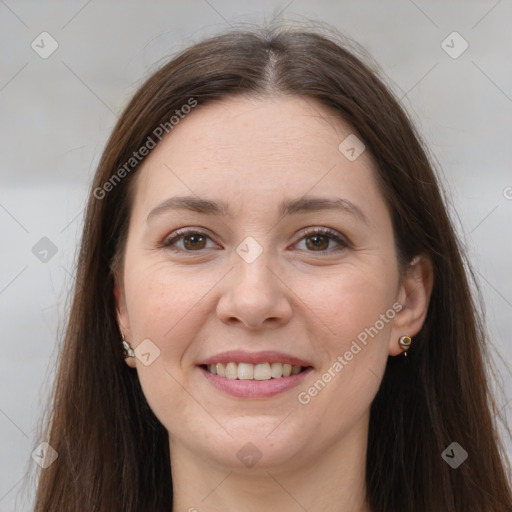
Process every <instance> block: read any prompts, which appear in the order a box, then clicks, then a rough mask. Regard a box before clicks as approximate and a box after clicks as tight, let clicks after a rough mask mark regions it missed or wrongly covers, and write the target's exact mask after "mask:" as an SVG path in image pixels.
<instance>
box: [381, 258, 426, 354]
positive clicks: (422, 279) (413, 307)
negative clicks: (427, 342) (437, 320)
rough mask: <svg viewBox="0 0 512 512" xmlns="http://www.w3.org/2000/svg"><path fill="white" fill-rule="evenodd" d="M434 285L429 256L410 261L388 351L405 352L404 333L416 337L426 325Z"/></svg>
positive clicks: (401, 290)
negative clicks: (402, 340) (401, 342)
mask: <svg viewBox="0 0 512 512" xmlns="http://www.w3.org/2000/svg"><path fill="white" fill-rule="evenodd" d="M433 284H434V271H433V265H432V261H431V259H430V257H429V256H427V255H423V254H422V255H418V256H416V257H415V258H413V259H412V260H411V262H410V263H409V265H408V268H407V269H406V270H405V272H404V277H403V280H402V284H401V286H400V292H399V296H398V301H399V302H400V304H401V305H402V309H401V310H400V311H399V312H398V313H397V315H396V317H395V319H394V321H393V328H392V330H391V338H390V340H389V354H390V355H392V356H395V355H398V354H401V353H403V351H404V348H403V346H401V345H400V339H401V338H402V337H403V336H410V337H413V336H415V335H416V334H418V333H419V332H420V330H421V328H422V327H423V324H424V322H425V319H426V317H427V312H428V308H429V304H430V297H431V295H432V288H433ZM413 345H414V341H413Z"/></svg>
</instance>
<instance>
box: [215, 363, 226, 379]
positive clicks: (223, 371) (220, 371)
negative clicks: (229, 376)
mask: <svg viewBox="0 0 512 512" xmlns="http://www.w3.org/2000/svg"><path fill="white" fill-rule="evenodd" d="M215 367H216V368H215V369H216V370H217V375H220V376H221V377H225V376H226V367H225V366H224V365H223V364H222V363H217V364H216V365H215Z"/></svg>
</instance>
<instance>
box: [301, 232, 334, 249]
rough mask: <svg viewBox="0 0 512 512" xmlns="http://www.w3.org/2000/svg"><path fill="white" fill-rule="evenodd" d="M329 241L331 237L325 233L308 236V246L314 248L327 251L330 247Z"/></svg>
mask: <svg viewBox="0 0 512 512" xmlns="http://www.w3.org/2000/svg"><path fill="white" fill-rule="evenodd" d="M310 241H311V243H309V242H310ZM329 242H330V238H328V237H327V236H325V235H311V236H308V237H307V238H306V246H307V247H308V249H313V250H317V249H318V250H320V251H325V250H326V249H327V248H328V247H329Z"/></svg>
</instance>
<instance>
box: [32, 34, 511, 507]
mask: <svg viewBox="0 0 512 512" xmlns="http://www.w3.org/2000/svg"><path fill="white" fill-rule="evenodd" d="M484 355H485V336H484V332H483V329H482V327H481V324H480V321H479V317H478V315H477V312H476V309H475V306H474V304H473V301H472V298H471V295H470V289H469V285H468V278H467V277H466V274H465V270H464V263H463V259H462V256H461V251H460V249H459V246H458V243H457V240H456V237H455V235H454V230H453V228H452V226H451V223H450V220H449V218H448V216H447V213H446V208H445V206H444V202H443V199H442V195H441V193H440V189H439V185H438V183H437V180H436V177H435V175H434V172H433V170H432V166H431V164H430V162H429V160H428V158H427V155H426V152H425V150H424V149H423V148H422V145H421V142H420V139H419V136H418V135H417V134H416V132H415V129H414V127H413V126H412V124H411V122H410V121H409V120H408V118H407V116H406V115H405V113H404V112H403V111H402V109H401V108H400V106H399V104H398V102H397V101H396V99H394V98H393V96H392V95H391V94H390V92H388V90H387V88H386V87H385V86H384V85H383V83H382V81H381V80H380V79H379V78H378V76H377V73H376V72H375V71H373V70H371V69H370V68H369V67H368V65H365V64H364V63H363V62H362V61H361V60H360V59H359V58H357V57H356V56H355V53H354V52H351V51H349V50H347V49H346V48H345V45H344V44H341V43H339V42H337V41H336V40H335V39H334V38H331V37H327V36H323V35H321V34H320V33H314V32H308V31H298V30H274V31H266V32H263V31H262V32H261V33H256V32H253V33H252V32H241V31H240V32H239V31H232V32H230V33H227V34H224V35H221V36H217V37H214V38H211V39H208V40H205V41H203V42H201V43H199V44H196V45H194V46H192V47H191V48H189V49H187V50H186V51H184V52H183V53H181V54H180V55H179V56H177V57H176V58H175V59H173V60H172V61H171V62H169V63H168V64H166V65H165V66H164V67H163V68H162V69H160V70H159V71H157V72H156V73H155V74H153V75H152V76H151V77H150V78H149V79H148V80H147V81H146V82H145V83H144V84H143V85H142V87H141V88H140V89H139V90H138V91H137V93H136V94H135V96H134V98H133V99H132V100H131V102H130V103H129V105H128V106H127V107H126V109H125V111H124V113H123V114H122V116H121V118H120V119H119V121H118V123H117V125H116V127H115V128H114V131H113V133H112V135H111V137H110V139H109V141H108V143H107V146H106V149H105V151H104V153H103V156H102V159H101V162H100V164H99V167H98V170H97V173H96V175H95V178H94V183H93V186H92V189H91V195H90V200H89V204H88V209H87V215H86V219H85V227H84V233H83V239H82V245H81V252H80V257H79V261H78V268H77V286H76V289H75V293H74V298H73V303H72V308H71V312H70V317H69V323H68V328H67V333H66V338H65V343H64V347H63V350H62V355H61V361H60V370H59V373H58V379H57V383H56V391H55V400H54V405H53V410H52V413H51V424H50V426H49V429H48V432H47V436H46V439H47V440H48V442H49V444H50V446H51V447H52V448H53V449H54V450H55V451H56V453H57V454H58V457H57V459H56V460H55V461H54V462H53V463H52V464H51V465H49V467H47V468H46V469H44V470H43V471H42V473H41V477H40V483H39V488H38V494H37V500H36V502H37V504H36V511H47V510H75V511H81V510H83V511H86V510H87V511H90V510H97V511H114V510H123V511H126V510H130V511H132V510H133V511H153V510H154V511H156V510H162V511H164V510H165V511H170V510H172V511H173V512H177V511H178V510H189V511H193V510H198V511H203V510H204V511H213V510H215V511H217V510H223V511H230V510H247V511H258V510H268V511H274V510H275V511H280V512H281V511H295V510H309V511H316V510H323V511H326V510H329V511H360V512H369V511H371V512H380V511H386V512H388V511H393V512H404V511H411V512H432V511H441V510H442V511H443V512H449V511H451V512H462V511H464V512H466V511H470V512H473V511H474V512H477V511H478V512H484V511H485V512H491V511H492V512H498V511H499V512H505V511H510V510H512V493H511V489H510V482H508V481H507V476H506V468H507V466H506V464H507V463H508V461H507V460H506V457H505V454H504V453H503V449H502V446H501V445H500V443H499V441H498V437H497V434H496V432H497V430H496V425H495V422H494V416H495V415H496V409H497V408H496V407H495V404H494V402H493V399H492V396H491V395H490V392H489V384H488V382H487V377H486V368H485V365H484Z"/></svg>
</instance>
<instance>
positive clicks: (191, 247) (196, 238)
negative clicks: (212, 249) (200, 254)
mask: <svg viewBox="0 0 512 512" xmlns="http://www.w3.org/2000/svg"><path fill="white" fill-rule="evenodd" d="M207 239H210V237H209V236H208V235H207V234H206V233H203V232H202V231H197V230H195V229H190V228H187V229H179V230H178V231H176V232H175V233H174V234H173V236H172V237H171V238H168V239H166V240H165V241H164V242H163V243H162V244H161V246H160V247H167V248H168V249H170V250H173V251H184V252H196V251H200V250H202V249H206V248H207V247H206V240H207ZM176 242H178V243H179V242H183V245H182V247H176V246H175V245H176ZM173 246H174V247H173Z"/></svg>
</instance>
